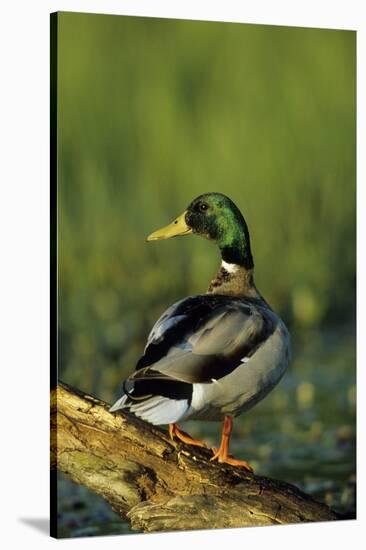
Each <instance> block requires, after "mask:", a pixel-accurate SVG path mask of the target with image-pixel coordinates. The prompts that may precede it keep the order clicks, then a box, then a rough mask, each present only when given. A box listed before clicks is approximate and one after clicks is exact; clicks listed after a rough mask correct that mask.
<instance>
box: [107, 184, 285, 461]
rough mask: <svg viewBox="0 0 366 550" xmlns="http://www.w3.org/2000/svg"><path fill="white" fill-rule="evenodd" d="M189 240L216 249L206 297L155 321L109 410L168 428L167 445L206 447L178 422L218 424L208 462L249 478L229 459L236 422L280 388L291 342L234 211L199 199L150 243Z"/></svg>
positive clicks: (212, 199) (217, 199)
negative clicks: (197, 238)
mask: <svg viewBox="0 0 366 550" xmlns="http://www.w3.org/2000/svg"><path fill="white" fill-rule="evenodd" d="M190 233H193V234H196V235H201V236H202V237H205V238H207V239H209V240H212V241H215V242H216V243H217V245H218V247H219V249H220V252H221V256H222V264H221V267H220V269H219V271H218V273H217V275H216V277H215V278H214V279H213V280H212V281H211V284H210V286H209V288H208V290H207V293H206V294H200V295H198V296H190V297H188V298H184V299H183V300H180V301H179V302H177V303H176V304H174V305H172V306H171V307H170V308H169V309H167V310H166V311H165V313H163V315H162V316H161V317H160V319H158V321H157V322H156V323H155V325H154V327H153V329H152V331H151V332H150V334H149V337H148V340H147V344H146V347H145V350H144V355H143V356H142V357H141V359H140V360H139V361H138V363H137V366H136V371H135V372H134V373H133V374H132V375H131V376H129V377H128V378H127V380H125V382H124V383H123V395H122V397H121V398H120V399H119V400H118V401H117V402H116V403H115V404H114V405H113V406H112V407H111V409H110V411H117V410H118V409H123V408H127V409H129V410H130V411H132V412H133V413H134V414H135V415H137V416H139V417H141V418H142V419H144V420H146V421H148V422H150V423H152V424H169V433H170V436H171V437H172V438H173V437H174V436H176V437H178V438H179V439H181V440H182V441H185V442H186V443H190V444H193V445H199V446H203V445H204V444H203V443H202V442H201V441H197V440H194V439H192V438H191V437H190V436H189V435H188V434H186V433H185V432H182V431H181V430H180V428H179V427H178V424H177V422H179V421H182V420H191V419H202V420H223V421H224V422H223V431H222V438H221V445H220V447H219V449H218V450H216V449H214V456H213V457H212V460H218V461H219V462H225V463H228V464H232V465H234V466H243V467H244V468H246V469H247V470H250V471H252V468H251V466H250V465H249V464H248V463H247V462H246V461H243V460H236V459H234V458H232V456H231V455H229V440H230V435H231V432H232V427H233V417H234V416H238V415H239V414H240V413H242V412H243V411H246V410H248V409H250V408H251V407H253V405H255V404H256V403H258V401H260V400H261V399H263V397H265V396H266V395H267V394H268V392H270V391H271V390H272V388H273V387H274V386H275V385H276V384H277V383H278V382H279V380H280V378H281V377H282V375H283V374H284V372H285V370H286V367H287V365H288V362H289V357H290V336H289V333H288V331H287V329H286V327H285V325H284V323H283V321H282V320H281V319H280V317H279V316H278V315H277V314H276V313H274V311H272V309H271V308H270V306H269V305H268V304H267V302H265V300H264V299H263V298H262V296H261V295H260V294H259V292H258V291H257V289H256V287H255V284H254V280H253V269H254V264H253V257H252V253H251V249H250V240H249V232H248V227H247V224H246V222H245V220H244V218H243V216H242V214H241V212H240V210H239V209H238V208H237V207H236V206H235V204H234V203H233V202H232V201H231V200H230V199H229V198H228V197H226V196H225V195H222V194H221V193H207V194H205V195H201V196H199V197H197V198H196V199H195V200H194V201H193V202H191V204H190V205H189V206H188V208H187V210H186V211H185V212H183V214H182V215H181V216H179V217H178V218H177V219H176V220H175V221H173V223H171V224H170V225H168V226H166V227H164V228H162V229H159V230H158V231H155V232H154V233H152V234H151V235H149V237H148V238H147V240H148V241H155V240H160V239H169V238H170V237H175V236H177V235H188V234H190Z"/></svg>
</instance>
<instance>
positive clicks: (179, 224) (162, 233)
mask: <svg viewBox="0 0 366 550" xmlns="http://www.w3.org/2000/svg"><path fill="white" fill-rule="evenodd" d="M186 213H187V211H184V212H183V214H181V215H180V216H178V218H177V219H176V220H174V222H172V223H170V224H169V225H166V226H165V227H162V228H161V229H158V230H157V231H154V233H151V235H149V236H148V237H147V239H146V240H147V241H160V240H162V239H170V238H171V237H178V235H188V234H189V233H192V229H191V228H190V227H189V226H188V225H187V224H186Z"/></svg>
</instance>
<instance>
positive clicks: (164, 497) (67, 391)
mask: <svg viewBox="0 0 366 550" xmlns="http://www.w3.org/2000/svg"><path fill="white" fill-rule="evenodd" d="M108 407H109V405H107V404H106V403H103V402H102V401H99V400H98V399H95V398H94V397H92V396H90V395H84V394H83V393H81V392H80V391H78V390H75V389H73V388H71V387H68V386H66V385H65V384H62V383H60V384H59V386H58V388H57V389H56V390H53V391H52V393H51V467H53V468H56V467H57V468H58V469H59V470H61V471H62V472H64V473H66V474H67V475H68V476H70V477H71V479H72V480H73V481H75V482H77V483H81V484H83V485H85V486H86V487H88V488H89V489H91V490H92V491H94V492H95V493H98V494H99V495H101V496H102V497H103V498H104V499H105V500H107V501H108V502H109V503H110V505H111V506H112V508H113V509H114V510H115V511H116V512H117V513H118V514H119V515H120V517H121V518H123V519H126V518H127V519H128V520H129V522H130V524H131V527H132V529H136V530H139V531H145V532H150V531H172V530H184V529H213V528H222V527H244V526H254V525H272V524H288V523H299V522H309V521H328V520H335V519H340V517H339V516H338V515H337V514H336V513H335V512H333V511H332V510H331V509H330V508H328V507H327V506H325V505H324V504H320V503H318V502H316V501H315V500H313V499H312V498H311V497H309V496H308V495H306V494H304V493H303V492H301V491H300V490H299V489H297V488H296V487H294V486H292V485H289V484H287V483H284V482H282V481H276V480H273V479H269V478H265V477H261V476H257V475H254V474H251V473H249V472H247V471H246V470H244V469H243V468H234V467H232V466H228V465H223V464H219V463H216V462H210V457H211V456H212V454H211V452H210V451H209V450H208V449H201V448H198V447H191V446H189V445H185V444H183V443H181V442H177V441H172V440H171V439H170V438H169V436H168V434H167V433H166V432H165V431H163V430H162V429H160V428H157V427H155V426H151V425H149V424H147V423H146V422H143V421H141V420H139V419H138V418H136V417H135V416H133V415H132V414H129V413H127V412H122V411H121V412H119V413H117V414H111V413H109V412H108Z"/></svg>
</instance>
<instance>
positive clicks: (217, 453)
mask: <svg viewBox="0 0 366 550" xmlns="http://www.w3.org/2000/svg"><path fill="white" fill-rule="evenodd" d="M233 424H234V422H233V417H232V416H229V415H226V416H225V418H224V424H223V427H222V436H221V444H220V447H219V449H213V452H214V456H213V457H212V458H211V460H218V462H222V463H225V464H231V465H232V466H241V467H242V468H245V469H246V470H249V472H253V468H252V467H251V465H250V464H248V462H246V461H245V460H237V459H236V458H233V457H232V456H231V455H229V443H230V437H231V432H232V431H233Z"/></svg>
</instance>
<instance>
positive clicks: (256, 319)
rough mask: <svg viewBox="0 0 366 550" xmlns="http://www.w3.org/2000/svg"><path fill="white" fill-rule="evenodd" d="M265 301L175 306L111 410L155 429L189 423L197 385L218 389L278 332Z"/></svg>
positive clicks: (197, 300) (204, 299)
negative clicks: (129, 414)
mask: <svg viewBox="0 0 366 550" xmlns="http://www.w3.org/2000/svg"><path fill="white" fill-rule="evenodd" d="M275 319H276V318H275V316H274V314H273V313H272V312H271V310H270V309H269V308H268V306H266V305H265V304H263V303H262V302H261V301H259V300H247V299H245V300H244V299H240V298H233V297H229V296H220V295H212V294H211V295H210V294H204V295H199V296H194V297H189V298H185V299H184V300H181V301H180V302H177V303H176V304H174V305H173V306H171V307H170V308H169V309H168V310H167V311H166V312H165V313H163V315H162V316H161V317H160V319H158V321H157V322H156V323H155V325H154V327H153V329H152V331H151V332H150V335H149V337H148V340H147V344H146V347H145V350H144V355H143V356H142V357H141V359H140V360H139V361H138V363H137V366H136V371H135V372H134V373H133V374H132V375H131V376H129V377H128V378H127V380H125V382H124V384H123V390H124V392H123V394H122V397H121V398H120V399H119V400H118V401H117V402H116V403H115V404H114V405H113V407H112V408H111V409H110V410H111V411H112V412H113V411H116V410H118V409H122V408H129V409H130V410H131V411H132V412H133V413H134V414H136V415H137V416H139V417H141V418H143V419H144V420H147V421H148V422H151V423H152V424H168V423H173V422H178V421H179V420H181V419H182V418H184V416H185V414H186V413H187V411H188V410H189V407H190V404H191V401H192V395H193V386H194V384H197V383H206V384H212V383H214V382H216V381H217V380H218V379H220V378H222V377H224V376H226V375H228V374H230V372H232V371H233V370H234V369H236V368H238V367H239V366H240V365H242V367H243V368H245V365H243V363H245V362H246V361H247V360H248V358H249V357H250V356H251V355H253V354H254V353H255V351H256V349H258V347H259V346H260V345H261V344H262V343H263V342H264V341H265V340H266V339H267V338H268V336H269V335H270V334H271V333H272V332H273V330H274V328H275V323H276V322H275Z"/></svg>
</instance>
